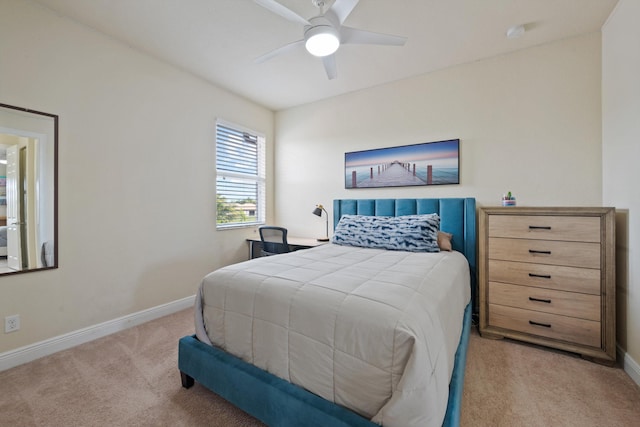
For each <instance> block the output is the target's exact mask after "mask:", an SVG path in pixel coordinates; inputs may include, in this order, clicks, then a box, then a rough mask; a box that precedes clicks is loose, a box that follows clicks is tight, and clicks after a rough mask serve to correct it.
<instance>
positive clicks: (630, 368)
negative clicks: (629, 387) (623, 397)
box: [617, 346, 640, 386]
mask: <svg viewBox="0 0 640 427" xmlns="http://www.w3.org/2000/svg"><path fill="white" fill-rule="evenodd" d="M617 350H618V359H619V360H622V367H623V369H624V371H625V372H626V373H627V374H628V375H629V376H630V377H631V379H632V380H633V381H634V382H635V383H636V384H638V386H640V364H638V362H636V361H635V360H633V358H632V357H631V356H629V353H627V352H626V351H624V350H623V349H622V348H620V346H618V348H617Z"/></svg>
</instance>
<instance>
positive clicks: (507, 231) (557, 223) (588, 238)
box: [489, 215, 600, 243]
mask: <svg viewBox="0 0 640 427" xmlns="http://www.w3.org/2000/svg"><path fill="white" fill-rule="evenodd" d="M489 237H511V238H517V239H538V240H566V241H573V242H594V243H599V242H600V218H598V217H588V216H582V217H581V216H572V217H567V216H551V215H492V216H491V217H490V218H489Z"/></svg>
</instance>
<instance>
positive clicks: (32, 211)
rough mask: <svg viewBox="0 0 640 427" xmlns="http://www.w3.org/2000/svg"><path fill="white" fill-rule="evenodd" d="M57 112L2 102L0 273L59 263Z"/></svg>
mask: <svg viewBox="0 0 640 427" xmlns="http://www.w3.org/2000/svg"><path fill="white" fill-rule="evenodd" d="M57 168H58V116H56V115H54V114H49V113H42V112H39V111H33V110H29V109H27V108H22V107H15V106H12V105H6V104H0V274H14V273H25V272H29V271H34V270H42V269H49V268H57V267H58V222H57V211H58V203H57V190H58V183H57V179H58V170H57Z"/></svg>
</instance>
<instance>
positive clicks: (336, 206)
mask: <svg viewBox="0 0 640 427" xmlns="http://www.w3.org/2000/svg"><path fill="white" fill-rule="evenodd" d="M430 213H437V214H438V215H439V216H440V229H441V230H442V231H446V232H447V233H451V234H453V239H452V241H451V243H452V246H453V249H454V250H456V251H458V252H460V253H462V254H463V255H464V256H465V257H466V258H467V260H468V261H469V267H470V269H471V289H472V293H473V294H475V292H476V289H477V288H476V284H477V275H476V271H477V270H476V265H477V262H476V247H477V239H476V199H474V198H445V199H336V200H334V201H333V227H334V229H335V227H336V225H337V224H338V221H340V218H341V217H342V215H345V214H346V215H373V216H401V215H416V214H430Z"/></svg>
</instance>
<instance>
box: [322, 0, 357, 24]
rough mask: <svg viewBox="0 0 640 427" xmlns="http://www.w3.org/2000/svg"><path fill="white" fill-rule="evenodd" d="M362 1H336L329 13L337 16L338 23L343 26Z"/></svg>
mask: <svg viewBox="0 0 640 427" xmlns="http://www.w3.org/2000/svg"><path fill="white" fill-rule="evenodd" d="M359 1H360V0H336V1H335V3H333V5H332V6H331V7H330V8H329V10H328V11H327V12H331V13H333V14H335V16H336V18H338V22H339V23H340V24H342V23H343V22H344V20H345V19H347V16H349V14H350V13H351V11H352V10H353V9H354V8H355V7H356V5H357V4H358V2H359Z"/></svg>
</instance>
